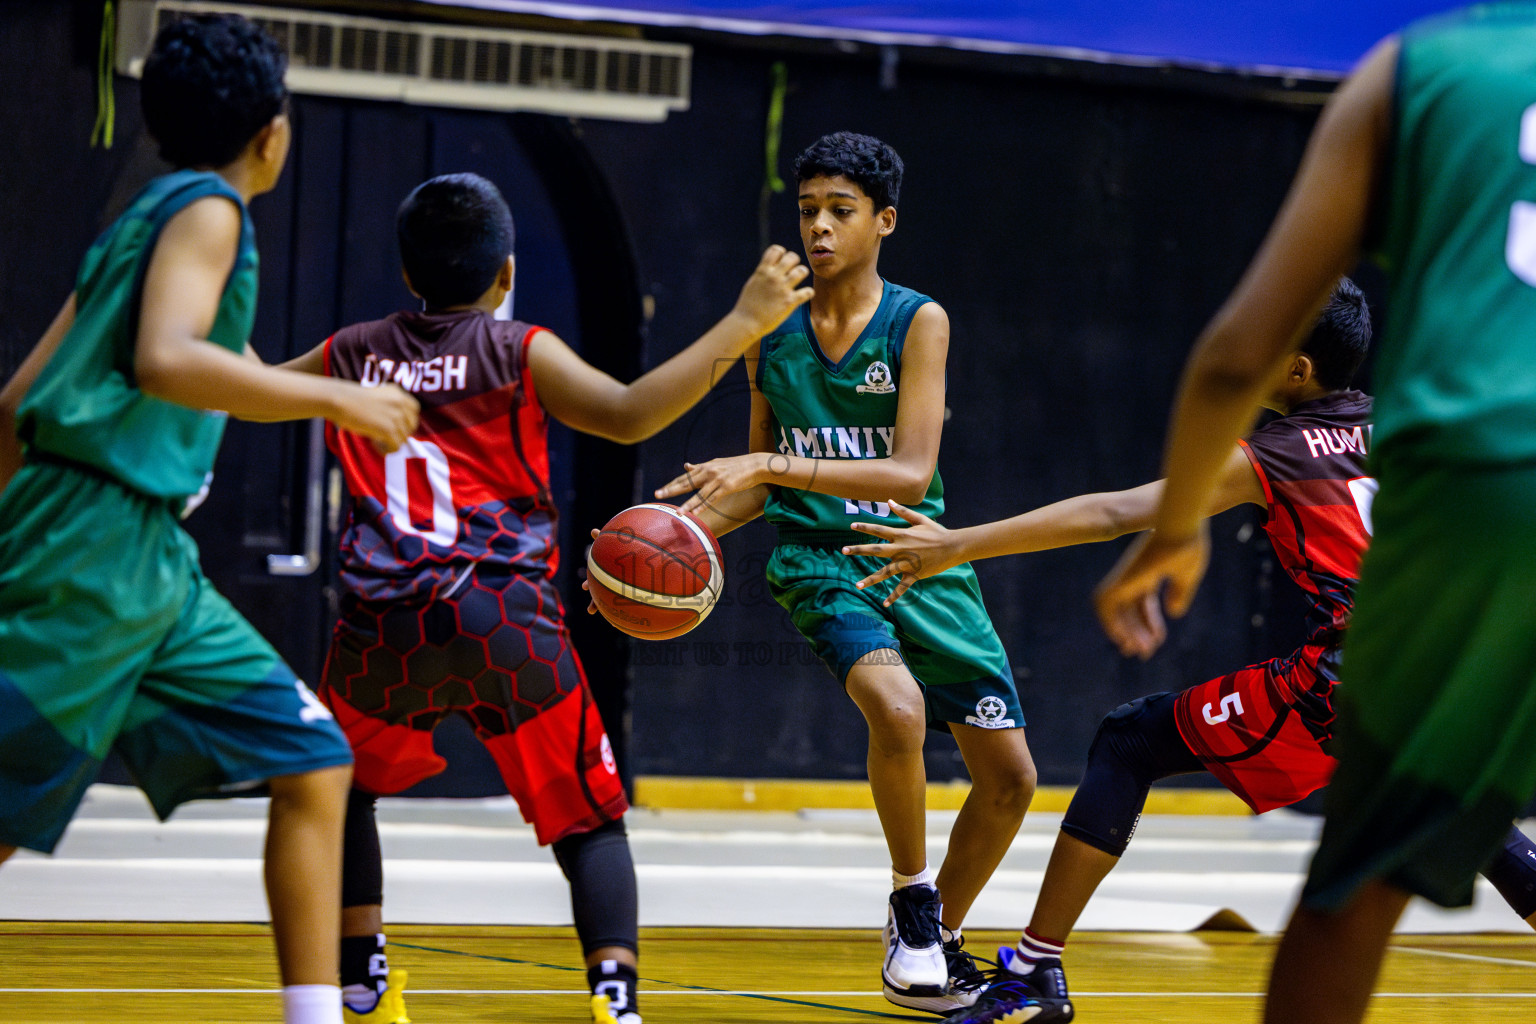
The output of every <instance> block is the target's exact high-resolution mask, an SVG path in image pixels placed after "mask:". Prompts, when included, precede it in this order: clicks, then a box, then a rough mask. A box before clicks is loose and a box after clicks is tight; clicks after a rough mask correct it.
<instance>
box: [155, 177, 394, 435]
mask: <svg viewBox="0 0 1536 1024" xmlns="http://www.w3.org/2000/svg"><path fill="white" fill-rule="evenodd" d="M239 240H240V211H239V210H238V209H237V208H236V206H235V205H234V204H233V203H231V202H230V201H228V200H227V199H222V198H218V197H209V198H207V199H200V200H198V201H196V202H194V203H192V204H191V205H189V206H188V207H187V208H186V209H184V210H182V211H181V212H180V213H178V214H177V215H176V216H174V217H172V218H171V220H170V222H169V223H168V224H166V226H165V228H164V230H163V231H162V232H161V233H160V239H159V241H158V242H157V243H156V244H155V251H154V254H153V255H152V256H151V257H150V261H149V269H148V270H147V271H146V273H145V276H144V285H143V292H142V295H141V303H140V313H139V335H138V338H137V340H136V343H135V348H134V361H133V369H134V375H135V377H136V378H137V382H138V386H139V388H140V390H142V391H143V392H144V393H145V394H147V395H153V396H155V397H156V398H160V399H163V400H165V401H167V402H174V403H176V404H177V405H185V406H189V407H191V408H195V409H219V410H223V411H224V412H227V413H229V414H230V415H231V416H236V417H239V418H242V419H252V420H263V421H273V420H294V419H309V418H311V417H315V416H323V417H325V418H326V419H329V420H333V421H335V422H336V424H337V425H338V426H341V427H345V428H346V429H348V430H353V431H356V432H357V433H360V434H364V435H366V436H368V437H371V438H373V439H374V440H375V441H376V442H377V443H378V444H379V445H380V446H381V447H383V448H384V449H385V450H387V451H393V450H394V449H395V448H398V447H399V446H400V444H401V443H402V442H403V441H404V440H405V438H406V437H407V436H409V434H410V433H411V431H412V430H414V429H416V413H417V406H416V400H415V399H414V398H412V397H411V396H410V395H408V394H406V393H405V392H403V391H401V390H399V389H398V388H395V387H393V386H388V387H380V388H368V389H364V388H362V387H359V386H358V385H356V384H353V383H351V382H349V381H338V380H331V379H329V378H325V377H314V376H310V375H307V374H297V373H292V372H290V371H288V370H283V369H279V368H277V367H272V366H266V365H264V364H263V363H262V362H261V361H260V360H259V359H257V358H254V352H253V351H252V350H250V349H249V347H247V350H246V353H245V354H239V353H235V352H231V351H229V350H228V349H225V348H223V347H222V346H220V345H214V344H211V343H209V342H208V341H207V340H206V339H207V337H208V333H209V331H211V330H212V329H213V322H214V319H215V318H216V317H217V315H218V310H219V302H220V299H221V298H222V296H223V293H224V285H225V282H226V281H228V279H229V275H230V272H231V270H232V269H233V268H234V264H235V255H236V252H237V250H238V246H239Z"/></svg>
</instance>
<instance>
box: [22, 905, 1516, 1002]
mask: <svg viewBox="0 0 1536 1024" xmlns="http://www.w3.org/2000/svg"><path fill="white" fill-rule="evenodd" d="M968 934H969V939H970V945H971V947H972V948H973V949H976V950H978V951H980V950H988V949H991V948H993V947H995V946H996V945H997V944H998V943H999V942H1008V941H1011V940H1012V939H1013V938H1014V934H1013V933H1012V932H980V931H978V932H973V933H968ZM391 941H392V942H393V947H392V957H391V960H392V965H393V966H395V967H397V968H400V967H403V968H405V969H407V970H408V971H410V974H411V979H410V987H409V989H408V992H407V995H408V1006H409V1009H410V1012H411V1015H412V1017H413V1019H414V1020H415V1021H416V1022H417V1024H448V1022H482V1021H483V1022H493V1021H494V1022H498V1024H502V1022H518V1024H586V1022H587V1020H588V1018H587V1016H586V1011H585V999H584V992H585V986H584V983H583V982H584V979H583V976H582V974H581V972H580V971H579V970H577V969H576V967H575V965H576V964H577V963H578V956H577V954H578V950H577V947H576V942H575V939H574V937H573V936H572V933H571V931H570V929H569V928H534V927H521V928H515V927H465V926H448V925H409V926H400V927H396V928H394V929H392V932H391ZM878 942H879V937H878V933H877V932H875V931H873V930H836V929H818V930H797V929H747V928H648V929H645V930H644V932H643V935H642V938H641V944H642V949H643V953H642V956H643V959H642V961H641V972H640V973H641V977H642V978H644V979H645V981H644V982H643V984H642V994H641V998H642V1009H643V1011H644V1015H645V1019H646V1021H647V1022H648V1024H706V1022H707V1024H757V1022H763V1024H769V1022H774V1024H777V1022H791V1021H793V1022H796V1024H840V1022H853V1021H878V1020H892V1019H896V1020H901V1019H907V1020H927V1021H932V1020H934V1018H933V1017H930V1016H926V1015H921V1014H916V1015H908V1016H905V1017H903V1016H902V1015H900V1014H899V1013H894V1012H893V1011H895V1010H896V1008H895V1007H892V1006H890V1004H888V1003H886V1002H885V1001H884V1000H883V999H882V998H880V996H879V994H878V991H877V987H876V982H877V975H876V971H877V969H878V962H879V960H878V958H879V947H878ZM1273 946H1274V938H1273V937H1272V936H1260V935H1255V934H1253V933H1237V932H1197V933H1184V934H1163V933H1113V932H1084V933H1079V934H1078V935H1077V936H1076V937H1075V938H1074V939H1073V942H1072V945H1071V947H1069V950H1068V971H1069V975H1070V978H1071V982H1072V987H1073V990H1074V993H1075V994H1076V1000H1077V1007H1078V1020H1080V1021H1083V1022H1084V1024H1094V1022H1103V1024H1139V1022H1144V1021H1147V1022H1149V1021H1180V1022H1182V1021H1190V1020H1196V1021H1198V1022H1199V1024H1229V1022H1242V1024H1252V1022H1253V1021H1255V1020H1257V1013H1258V1005H1259V994H1260V993H1261V992H1262V991H1263V988H1264V984H1265V978H1266V976H1267V973H1268V966H1269V960H1270V956H1271V954H1272V951H1273ZM0 964H4V966H5V971H4V974H3V976H0V1020H3V1021H5V1022H6V1024H43V1022H47V1024H61V1022H68V1024H137V1022H151V1021H153V1022H156V1024H162V1022H166V1021H177V1022H182V1021H186V1022H194V1021H195V1022H200V1024H248V1022H251V1021H266V1022H275V1021H277V1020H278V1019H279V1018H280V1016H281V1014H280V1012H279V1006H278V1001H277V998H276V995H275V992H274V987H275V985H276V978H275V969H274V967H273V960H272V947H271V940H270V936H269V934H268V932H267V929H266V928H265V927H262V926H258V925H232V924H186V923H175V922H166V923H154V924H131V923H129V924H125V923H121V922H113V923H100V924H97V923H82V922H49V923H21V922H0ZM1379 987H1380V995H1378V997H1377V999H1376V1002H1375V1004H1374V1007H1373V1010H1372V1016H1371V1017H1370V1018H1369V1020H1371V1021H1373V1022H1375V1024H1389V1022H1390V1024H1397V1022H1409V1021H1414V1022H1419V1021H1422V1022H1441V1021H1448V1020H1454V1019H1461V1020H1468V1019H1470V1020H1475V1021H1478V1022H1480V1024H1502V1022H1506V1021H1507V1022H1511V1024H1513V1022H1515V1021H1520V1022H1522V1024H1523V1022H1527V1021H1529V1020H1530V1019H1531V1018H1532V1015H1533V1012H1536V948H1533V944H1532V941H1531V939H1530V938H1529V937H1528V936H1520V935H1476V934H1474V935H1399V936H1397V937H1396V938H1395V940H1394V942H1393V948H1392V952H1391V953H1390V954H1389V956H1388V959H1387V963H1386V967H1385V970H1384V972H1383V974H1382V980H1381V985H1380V986H1379Z"/></svg>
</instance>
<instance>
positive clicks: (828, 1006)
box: [389, 939, 935, 1024]
mask: <svg viewBox="0 0 1536 1024" xmlns="http://www.w3.org/2000/svg"><path fill="white" fill-rule="evenodd" d="M389 944H390V945H391V946H395V947H397V948H399V949H419V950H421V951H423V952H426V953H446V954H447V955H449V956H466V957H471V958H473V959H475V960H492V961H495V962H496V963H502V964H517V965H519V966H522V967H546V968H548V969H550V970H552V971H573V972H577V973H580V974H581V975H582V976H583V977H585V976H586V973H587V969H586V968H585V967H568V966H566V965H565V964H547V963H544V962H543V961H542V960H519V959H517V958H516V957H510V956H491V955H490V954H488V953H470V952H468V951H466V950H462V949H439V948H438V947H436V946H418V945H415V944H413V943H409V942H396V941H395V940H393V939H391V940H390V943H389ZM640 980H641V981H643V982H645V983H646V984H647V985H667V986H670V987H672V988H684V989H688V990H690V991H693V992H707V993H710V994H711V995H721V996H734V997H735V998H737V999H760V1000H762V1001H763V1002H766V1003H786V1004H788V1005H790V1006H809V1007H811V1008H813V1009H817V1010H837V1011H839V1012H841V1013H856V1014H860V1015H862V1016H865V1017H880V1018H883V1019H885V1020H916V1021H925V1022H928V1024H933V1022H934V1021H935V1018H933V1017H915V1016H913V1015H911V1014H906V1013H886V1012H885V1011H883V1010H861V1009H859V1008H858V1007H855V1006H837V1005H834V1004H832V1003H813V1002H810V1001H808V1000H805V999H786V998H785V997H783V996H769V995H763V994H761V993H758V992H727V991H725V990H724V989H719V988H710V987H709V986H708V985H685V984H683V983H682V982H677V981H663V980H661V979H659V978H641V979H640Z"/></svg>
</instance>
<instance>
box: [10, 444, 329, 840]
mask: <svg viewBox="0 0 1536 1024" xmlns="http://www.w3.org/2000/svg"><path fill="white" fill-rule="evenodd" d="M114 749H115V750H117V751H118V752H119V753H120V754H121V755H122V757H123V759H124V760H125V761H126V763H127V765H128V769H129V771H130V772H131V773H132V774H133V777H134V779H135V781H137V782H138V784H139V786H140V787H141V788H142V789H143V790H144V792H145V794H146V795H147V796H148V797H149V800H150V803H151V804H152V805H153V806H154V808H155V811H156V812H157V813H158V814H159V815H160V816H161V817H162V818H163V817H165V816H167V815H169V814H170V812H171V811H172V810H173V809H174V808H175V807H176V806H177V805H178V804H181V803H183V802H184V801H187V800H191V799H194V798H197V797H207V796H220V795H231V794H234V793H237V792H249V791H250V789H251V788H252V787H253V786H255V785H257V784H259V783H260V782H261V781H263V780H266V779H268V778H271V777H273V776H276V775H291V774H297V773H300V772H306V771H311V770H315V769H319V768H328V767H332V766H335V765H344V764H349V763H350V762H351V760H352V755H351V751H350V750H349V749H348V746H347V741H346V739H345V737H343V736H342V734H341V730H340V729H338V728H337V726H336V723H335V722H334V721H333V720H332V718H331V714H330V712H329V711H328V710H326V708H325V707H324V706H323V705H322V704H321V703H320V702H319V700H317V699H316V698H315V696H314V695H313V694H312V693H310V692H309V690H308V689H307V688H306V687H305V686H304V684H303V683H302V682H300V681H299V680H298V679H297V678H296V677H295V676H294V674H293V672H292V671H291V670H290V669H289V668H288V666H287V665H285V664H284V663H283V661H282V659H281V658H280V657H279V656H278V654H277V652H276V651H274V650H273V649H272V646H271V645H270V644H268V643H267V642H266V640H264V639H263V638H262V637H261V636H260V635H259V634H257V632H256V630H255V629H253V628H252V627H251V625H250V624H249V623H247V622H246V621H245V619H243V618H242V617H241V616H240V615H239V613H237V612H236V611H235V610H234V608H232V607H231V606H230V604H229V602H228V601H226V600H225V599H224V598H223V597H222V596H221V595H220V594H219V593H218V592H217V591H216V590H214V588H213V586H212V585H211V584H210V583H209V582H208V580H207V578H206V577H204V576H203V574H202V571H201V570H200V569H199V567H198V564H197V546H196V544H194V543H193V541H192V538H191V537H189V536H187V533H186V531H184V530H183V529H182V528H181V526H180V525H179V524H178V523H177V521H176V519H175V517H174V516H173V515H172V513H171V511H170V508H169V507H168V505H167V504H166V503H165V502H163V501H155V500H153V499H150V498H146V497H144V496H143V495H140V494H136V493H134V492H132V491H130V490H127V489H126V488H124V487H123V486H122V485H120V484H118V483H116V482H115V481H112V480H110V479H108V478H106V477H105V476H102V475H99V474H96V473H94V472H91V471H87V470H84V469H80V468H75V467H73V466H69V465H61V464H59V463H55V462H30V463H28V464H27V465H25V466H24V467H23V468H22V470H21V471H20V472H19V473H18V474H17V476H16V477H15V479H13V480H12V481H11V483H10V485H9V486H8V487H7V488H6V489H5V492H4V494H3V495H0V843H3V844H5V845H8V846H25V847H28V848H30V849H35V850H43V851H51V850H52V849H53V847H54V846H55V844H57V842H58V840H59V837H60V836H61V835H62V834H63V832H64V827H65V826H66V825H67V824H68V822H69V819H70V817H71V816H72V815H73V814H74V810H75V807H76V806H77V805H78V804H79V802H80V798H81V797H82V796H83V795H84V793H85V790H86V787H88V786H89V785H90V784H91V783H92V782H94V781H95V779H96V775H97V772H98V769H99V768H100V767H101V762H102V761H103V760H104V759H105V758H106V756H107V754H108V753H109V752H110V751H112V750H114Z"/></svg>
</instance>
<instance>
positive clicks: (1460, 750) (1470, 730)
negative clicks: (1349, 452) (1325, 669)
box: [1302, 454, 1536, 912]
mask: <svg viewBox="0 0 1536 1024" xmlns="http://www.w3.org/2000/svg"><path fill="white" fill-rule="evenodd" d="M1379 479H1380V481H1381V491H1380V493H1379V494H1378V495H1377V497H1376V500H1375V503H1374V506H1373V512H1372V514H1373V518H1374V519H1375V535H1374V537H1373V538H1372V542H1371V548H1370V550H1369V551H1368V552H1367V553H1366V556H1365V561H1364V563H1363V565H1362V567H1361V579H1360V586H1359V591H1358V598H1357V600H1356V603H1355V611H1354V618H1353V621H1352V622H1351V624H1350V629H1349V633H1348V636H1347V637H1346V638H1345V641H1344V651H1343V665H1342V670H1341V674H1340V678H1341V685H1340V687H1339V699H1338V708H1339V727H1338V733H1337V739H1336V741H1335V742H1336V752H1337V753H1338V755H1339V768H1338V771H1337V772H1336V773H1335V774H1334V776H1333V782H1332V785H1331V786H1330V787H1329V788H1328V790H1327V796H1326V798H1325V811H1326V815H1327V817H1326V820H1325V823H1324V827H1323V834H1322V839H1321V840H1320V843H1319V846H1318V850H1317V854H1316V856H1315V857H1314V859H1313V861H1312V868H1311V873H1310V875H1309V877H1308V879H1307V885H1306V888H1305V890H1304V891H1303V893H1302V899H1303V902H1304V903H1305V904H1306V905H1307V906H1309V907H1311V908H1313V909H1315V910H1320V911H1324V912H1327V911H1332V910H1336V909H1338V908H1339V907H1341V906H1342V905H1344V904H1346V903H1347V902H1348V901H1349V899H1350V898H1351V897H1352V896H1353V895H1354V893H1355V891H1356V889H1357V888H1358V886H1359V885H1360V884H1361V883H1363V882H1365V881H1367V880H1368V879H1373V878H1374V879H1381V880H1383V881H1385V882H1387V883H1388V884H1390V885H1393V886H1396V887H1398V888H1401V889H1405V890H1407V891H1408V892H1411V893H1415V894H1417V895H1419V896H1423V897H1425V898H1426V899H1429V900H1433V901H1434V902H1436V903H1438V904H1440V905H1441V906H1446V907H1457V906H1465V905H1467V904H1468V903H1470V902H1471V899H1472V886H1473V880H1474V876H1475V875H1476V873H1477V871H1478V869H1480V868H1481V867H1482V866H1483V865H1484V864H1486V863H1487V862H1488V859H1489V858H1490V857H1491V856H1492V855H1493V853H1494V852H1495V851H1496V850H1497V849H1498V847H1499V844H1500V842H1501V841H1502V839H1503V837H1504V836H1505V835H1506V834H1507V833H1508V831H1509V823H1510V820H1511V819H1512V818H1514V817H1516V816H1517V815H1518V814H1519V813H1520V810H1521V808H1522V807H1524V806H1525V804H1526V802H1527V801H1528V800H1529V799H1530V797H1531V795H1532V793H1533V792H1536V611H1533V609H1536V468H1532V467H1520V468H1513V469H1511V468H1491V469H1483V468H1471V467H1455V468H1452V467H1445V466H1424V465H1419V464H1410V463H1407V462H1405V461H1403V460H1402V459H1401V458H1394V457H1393V456H1391V455H1389V454H1388V455H1384V456H1383V457H1382V459H1381V465H1380V469H1379Z"/></svg>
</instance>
